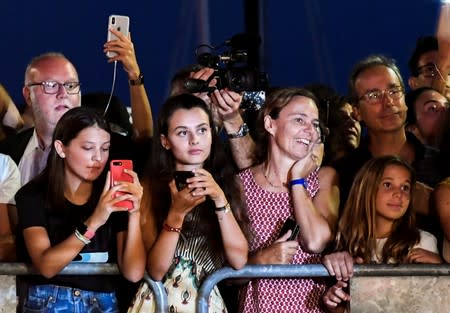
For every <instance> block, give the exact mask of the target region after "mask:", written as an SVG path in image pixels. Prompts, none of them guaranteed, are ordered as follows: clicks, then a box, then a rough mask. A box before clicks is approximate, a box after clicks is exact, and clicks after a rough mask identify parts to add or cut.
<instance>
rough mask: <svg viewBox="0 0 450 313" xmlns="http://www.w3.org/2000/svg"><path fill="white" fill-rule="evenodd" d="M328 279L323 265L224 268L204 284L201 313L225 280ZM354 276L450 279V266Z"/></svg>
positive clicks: (390, 268) (361, 270) (364, 270)
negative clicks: (211, 294)
mask: <svg viewBox="0 0 450 313" xmlns="http://www.w3.org/2000/svg"><path fill="white" fill-rule="evenodd" d="M325 276H329V274H328V271H327V270H326V268H325V266H323V265H322V264H306V265H304V264H302V265H300V264H289V265H247V266H244V267H243V268H242V269H240V270H234V269H232V268H229V267H224V268H222V269H220V270H217V271H216V272H214V273H212V274H211V275H209V276H208V277H207V278H206V279H205V281H204V282H203V283H202V285H201V287H200V290H199V293H198V298H197V312H198V313H208V299H209V295H210V293H211V291H212V289H213V288H214V286H215V285H217V283H219V282H220V281H222V280H224V279H229V278H247V279H248V278H274V277H278V278H282V277H325ZM354 276H450V265H442V264H440V265H431V264H408V265H401V266H398V265H387V264H380V265H375V264H374V265H357V266H355V268H354Z"/></svg>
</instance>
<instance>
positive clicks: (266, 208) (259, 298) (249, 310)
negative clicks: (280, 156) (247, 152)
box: [239, 169, 325, 313]
mask: <svg viewBox="0 0 450 313" xmlns="http://www.w3.org/2000/svg"><path fill="white" fill-rule="evenodd" d="M239 177H240V179H241V181H242V184H243V186H244V192H245V197H246V200H247V207H248V216H249V218H250V227H251V229H252V231H253V239H252V241H251V242H250V252H252V251H257V250H260V249H263V248H266V247H268V246H270V245H271V244H272V243H273V242H274V241H275V240H277V239H278V238H279V236H280V234H279V232H280V230H281V227H282V226H283V223H284V221H285V220H286V219H287V218H288V217H291V216H294V213H293V207H292V205H291V198H290V195H289V192H270V191H266V190H264V189H262V188H261V187H260V186H259V185H257V184H256V182H255V179H254V177H253V173H252V171H251V170H250V169H247V170H245V171H243V172H241V173H240V174H239ZM307 186H308V192H309V194H310V195H311V197H313V196H315V194H316V193H317V191H318V190H319V181H318V177H317V171H315V172H313V173H311V174H310V175H309V176H308V177H307ZM320 256H321V255H320V254H311V253H308V252H305V251H303V250H302V247H301V245H299V248H298V250H297V253H296V254H295V256H294V259H293V262H292V264H314V263H321V257H320ZM324 291H325V284H324V281H323V279H316V278H314V279H313V278H295V279H291V278H283V279H281V278H280V279H279V278H268V279H254V280H251V281H250V282H249V283H248V284H247V286H246V287H244V288H243V289H242V290H241V293H240V303H239V304H240V307H239V312H243V313H255V312H258V313H275V312H276V313H280V312H286V313H292V312H296V313H297V312H323V310H322V309H321V308H320V305H319V301H320V297H321V295H322V294H323V292H324Z"/></svg>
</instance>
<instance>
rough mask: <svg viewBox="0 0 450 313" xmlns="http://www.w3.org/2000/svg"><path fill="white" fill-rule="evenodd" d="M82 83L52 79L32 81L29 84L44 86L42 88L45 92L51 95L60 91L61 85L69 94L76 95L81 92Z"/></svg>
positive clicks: (30, 85) (29, 85)
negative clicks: (59, 81)
mask: <svg viewBox="0 0 450 313" xmlns="http://www.w3.org/2000/svg"><path fill="white" fill-rule="evenodd" d="M80 85H81V84H80V83H79V82H65V83H58V82H55V81H52V80H47V81H43V82H40V83H30V84H28V85H27V86H28V87H32V86H42V89H43V90H44V93H46V94H49V95H54V94H56V93H58V91H59V88H60V87H61V86H63V87H64V89H65V90H66V92H67V94H69V95H75V94H77V93H79V92H80Z"/></svg>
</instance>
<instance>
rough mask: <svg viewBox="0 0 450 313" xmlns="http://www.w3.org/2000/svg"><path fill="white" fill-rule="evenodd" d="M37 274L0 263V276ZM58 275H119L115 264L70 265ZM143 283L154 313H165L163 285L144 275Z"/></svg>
mask: <svg viewBox="0 0 450 313" xmlns="http://www.w3.org/2000/svg"><path fill="white" fill-rule="evenodd" d="M38 274H39V272H38V271H37V270H36V268H34V267H33V266H31V265H30V264H25V263H0V275H13V276H16V275H38ZM58 275H121V273H120V271H119V269H118V267H117V265H116V264H113V263H77V262H74V263H70V264H69V265H67V266H66V267H65V268H64V269H63V270H62V271H61V272H60V273H59V274H58ZM144 280H145V282H146V283H147V284H148V285H149V287H150V288H151V290H152V291H153V294H154V296H155V302H156V311H155V313H167V312H168V304H167V303H168V302H167V294H166V291H165V290H164V285H163V284H162V283H161V282H160V281H154V280H153V279H151V278H150V276H148V274H147V273H145V276H144Z"/></svg>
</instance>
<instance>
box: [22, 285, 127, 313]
mask: <svg viewBox="0 0 450 313" xmlns="http://www.w3.org/2000/svg"><path fill="white" fill-rule="evenodd" d="M37 312H41V313H52V312H63V313H66V312H67V313H69V312H70V313H73V312H78V313H103V312H104V313H106V312H107V313H118V312H119V308H118V305H117V298H116V294H115V293H114V292H109V293H107V292H97V291H86V290H82V289H77V288H69V287H61V286H56V285H37V286H30V287H29V288H28V296H27V298H26V300H25V303H24V305H23V313H37Z"/></svg>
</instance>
